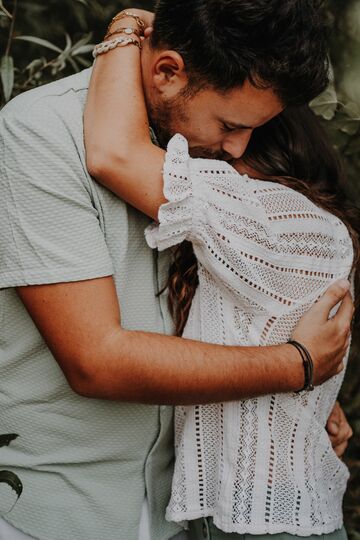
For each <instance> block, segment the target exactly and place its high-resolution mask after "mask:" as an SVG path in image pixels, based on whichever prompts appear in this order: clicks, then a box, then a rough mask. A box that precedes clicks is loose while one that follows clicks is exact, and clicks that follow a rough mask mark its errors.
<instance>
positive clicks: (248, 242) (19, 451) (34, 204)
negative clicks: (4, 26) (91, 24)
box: [0, 0, 360, 540]
mask: <svg viewBox="0 0 360 540" xmlns="http://www.w3.org/2000/svg"><path fill="white" fill-rule="evenodd" d="M326 36H327V29H326V24H325V23H324V15H323V12H322V8H321V2H320V1H314V0H282V1H279V2H278V1H259V2H248V1H245V0H216V1H215V0H186V1H184V0H181V1H179V0H171V1H170V0H160V1H159V2H158V3H157V6H156V12H155V18H153V15H152V14H151V13H149V12H146V11H143V10H138V9H130V8H129V10H126V11H123V12H121V13H119V14H118V15H117V16H116V17H114V19H113V21H112V22H111V23H110V26H109V29H108V32H107V34H106V36H105V38H104V41H103V42H102V43H101V44H99V45H97V46H96V47H95V49H94V57H96V60H95V64H94V66H93V68H91V69H88V70H85V71H83V72H81V73H79V74H76V75H74V76H72V77H67V78H64V79H62V80H60V81H57V82H55V83H52V84H49V85H46V86H43V87H41V88H38V89H36V90H32V91H30V92H27V93H25V94H23V95H21V96H19V97H17V98H15V99H14V100H12V101H11V102H10V103H9V104H8V105H7V106H6V107H5V108H4V109H3V111H2V114H1V118H0V122H1V124H0V133H1V137H0V140H1V145H2V146H1V157H0V182H1V192H2V198H1V201H0V220H1V226H0V253H1V258H0V265H1V267H0V310H1V311H0V329H1V330H0V334H1V348H0V390H1V391H0V400H1V401H0V425H1V431H6V432H7V433H16V434H18V438H17V439H16V440H15V441H13V442H12V443H11V444H10V445H9V446H8V447H5V448H1V468H6V469H8V470H11V471H14V472H15V473H16V474H17V475H18V476H19V477H20V478H21V481H22V483H23V486H24V490H23V493H22V495H21V497H20V498H19V500H18V501H17V503H16V504H15V506H14V507H13V508H12V510H11V512H6V511H2V510H1V514H0V515H1V518H0V540H26V539H38V540H170V539H174V540H175V539H177V540H180V539H187V538H188V539H191V540H200V539H204V538H205V539H208V540H210V539H212V540H227V539H229V540H243V539H244V538H245V536H246V537H247V540H251V537H252V536H256V537H258V538H259V540H265V536H269V535H275V536H276V537H280V536H281V540H291V539H292V537H294V536H301V537H305V538H310V537H311V538H313V537H314V538H316V537H319V535H322V536H323V537H324V538H325V536H326V537H327V538H328V539H329V540H345V539H346V531H345V529H344V527H343V516H342V499H343V495H344V492H345V490H346V484H347V480H348V476H349V473H348V469H347V467H346V465H345V464H344V463H343V461H342V459H341V456H342V454H343V452H344V450H345V448H346V445H347V440H348V439H349V437H350V436H351V428H350V426H349V425H348V423H347V421H346V418H345V416H344V413H343V412H342V410H341V407H340V405H339V404H338V403H337V401H336V399H337V395H338V393H339V390H340V387H341V383H342V380H343V377H344V372H345V370H344V368H345V366H346V362H347V358H348V353H349V346H350V340H351V320H352V317H353V313H354V287H353V284H354V276H355V272H356V270H357V267H358V263H359V253H360V247H359V231H360V225H359V211H358V209H357V208H355V207H353V205H352V204H351V201H349V200H347V197H346V194H345V193H344V192H343V189H342V184H343V171H342V167H341V164H340V162H339V159H338V157H337V155H336V153H335V151H334V150H333V149H332V147H331V145H330V144H329V142H328V141H327V139H326V135H325V134H324V132H323V130H322V128H321V126H320V125H319V123H318V120H317V119H316V117H315V116H314V114H313V113H312V112H311V110H310V108H309V106H308V103H309V102H310V101H311V100H312V99H313V98H315V97H316V96H317V95H318V94H320V93H321V92H322V91H323V90H324V89H325V88H326V86H327V84H328V74H329V66H328V61H327V52H328V51H327V42H326ZM173 406H175V409H174V407H173ZM5 489H6V488H5ZM7 497H8V499H9V500H10V499H11V497H12V494H11V489H10V488H8V492H6V493H5V500H6V498H7ZM3 499H4V497H2V498H1V501H3ZM277 540H279V538H278V539H277Z"/></svg>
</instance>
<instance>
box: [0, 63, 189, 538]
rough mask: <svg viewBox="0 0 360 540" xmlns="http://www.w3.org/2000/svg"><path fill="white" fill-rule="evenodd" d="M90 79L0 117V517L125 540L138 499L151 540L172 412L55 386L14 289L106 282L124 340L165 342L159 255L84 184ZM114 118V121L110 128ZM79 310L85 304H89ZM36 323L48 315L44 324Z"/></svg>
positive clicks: (143, 222)
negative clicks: (16, 481) (12, 478)
mask: <svg viewBox="0 0 360 540" xmlns="http://www.w3.org/2000/svg"><path fill="white" fill-rule="evenodd" d="M90 73H91V70H85V71H83V72H82V73H79V74H77V75H75V76H72V77H68V78H65V79H63V80H61V81H58V82H55V83H52V84H50V85H46V86H43V87H41V88H39V89H36V90H32V91H30V92H27V93H25V94H22V95H21V96H19V97H17V98H15V99H14V100H13V101H12V102H11V103H10V104H8V105H7V106H6V107H5V108H4V109H3V110H2V111H1V116H0V434H1V433H16V434H18V435H19V437H18V438H17V439H16V440H15V441H13V442H12V443H11V444H10V445H9V446H8V447H3V448H0V469H6V470H10V471H13V472H14V473H16V474H17V475H18V476H19V477H20V479H21V481H22V483H23V486H24V490H23V493H22V495H21V497H20V499H19V500H18V502H17V503H16V505H15V506H14V508H13V509H12V511H11V512H10V513H5V512H6V511H7V510H8V509H9V506H11V504H12V502H13V501H14V492H12V490H11V489H10V488H9V487H8V486H7V485H6V484H0V495H1V496H0V502H1V505H0V506H1V508H0V515H2V517H3V518H4V519H6V520H7V521H8V522H9V523H10V524H12V525H13V526H14V527H16V528H18V529H20V530H22V531H23V532H25V533H27V534H29V535H31V536H33V537H34V538H38V539H40V540H136V539H137V529H138V525H139V520H140V513H141V507H142V503H143V500H144V494H145V490H146V492H147V497H148V500H149V505H150V510H151V517H152V538H154V540H167V539H168V538H169V537H171V536H172V535H173V534H175V533H176V532H177V530H178V527H177V526H176V525H173V524H169V523H167V522H165V517H164V516H165V506H166V503H167V501H168V498H169V492H170V482H171V475H172V464H173V449H172V443H173V441H172V436H173V434H172V409H171V408H168V407H155V406H144V405H133V404H125V403H120V402H109V401H102V400H95V399H86V398H84V397H80V396H78V395H77V394H75V393H74V392H73V391H72V390H71V389H70V387H69V385H68V383H67V381H66V379H65V377H64V375H63V373H62V371H61V369H60V368H59V366H58V364H57V363H56V361H55V359H54V358H53V356H52V355H51V353H50V351H49V349H48V347H47V346H46V344H45V342H44V340H43V339H42V337H41V335H40V334H39V332H38V331H37V329H36V327H35V325H34V323H33V322H32V320H31V318H30V316H29V315H28V313H27V312H26V310H25V309H24V307H23V305H22V303H21V302H20V300H19V298H18V296H17V294H16V292H15V289H14V288H15V287H16V286H21V285H34V284H49V283H58V282H70V281H79V280H86V279H93V278H100V277H103V276H110V275H113V276H114V280H115V283H116V288H117V292H118V296H119V300H120V302H121V312H122V323H123V325H124V327H126V328H128V329H141V330H145V331H150V332H168V333H170V332H171V331H172V327H171V321H170V317H169V314H168V312H167V308H166V298H165V297H164V295H162V296H161V297H160V298H158V297H157V296H156V294H157V292H158V290H159V289H160V288H161V287H162V286H163V284H164V280H165V279H166V274H167V270H168V260H167V255H166V254H164V255H158V254H157V253H156V252H153V251H151V250H150V249H149V248H148V246H147V245H146V242H145V239H144V229H145V227H146V226H147V225H148V221H149V220H148V219H147V218H146V217H144V216H143V215H141V214H140V213H138V212H137V211H135V210H134V209H132V208H131V207H129V206H127V205H126V204H125V203H123V202H122V201H121V200H119V199H118V198H116V197H115V196H114V195H113V194H112V193H110V192H109V191H108V190H107V189H105V188H104V187H102V186H100V185H98V184H97V183H96V182H95V181H94V180H93V179H92V178H91V177H90V176H89V174H88V172H87V169H86V165H85V151H84V142H83V123H82V116H83V107H84V102H85V98H86V92H87V88H88V83H89V78H90ZM115 121H116V118H114V122H115ZM90 303H91V298H89V304H90ZM51 315H52V314H51V312H49V317H51Z"/></svg>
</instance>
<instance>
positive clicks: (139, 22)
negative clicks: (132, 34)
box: [106, 11, 145, 33]
mask: <svg viewBox="0 0 360 540" xmlns="http://www.w3.org/2000/svg"><path fill="white" fill-rule="evenodd" d="M127 17H131V18H132V19H135V21H136V24H137V25H138V27H139V30H140V32H141V33H143V32H144V30H145V23H144V21H143V20H142V19H141V18H140V17H139V16H138V15H135V13H131V11H120V13H118V14H117V15H115V17H113V18H112V20H111V22H110V24H109V26H108V29H107V31H106V32H107V33H108V32H109V31H110V28H111V26H112V25H113V24H114V22H116V21H120V20H121V19H126V18H127Z"/></svg>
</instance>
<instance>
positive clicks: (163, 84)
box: [152, 50, 188, 98]
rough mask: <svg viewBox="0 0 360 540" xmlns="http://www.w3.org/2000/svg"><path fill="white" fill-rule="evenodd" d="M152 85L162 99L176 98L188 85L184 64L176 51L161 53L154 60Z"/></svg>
mask: <svg viewBox="0 0 360 540" xmlns="http://www.w3.org/2000/svg"><path fill="white" fill-rule="evenodd" d="M152 76H153V84H154V86H155V88H156V89H157V90H158V92H159V93H161V94H162V95H163V97H164V98H172V97H174V96H176V95H177V94H178V93H179V92H180V91H181V90H182V89H183V88H185V87H186V86H187V84H188V76H187V74H186V71H185V63H184V60H183V58H182V56H181V55H180V54H179V53H177V52H176V51H171V50H169V51H161V52H159V53H158V54H157V55H156V57H155V58H154V63H153V69H152Z"/></svg>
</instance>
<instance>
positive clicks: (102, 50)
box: [93, 37, 141, 58]
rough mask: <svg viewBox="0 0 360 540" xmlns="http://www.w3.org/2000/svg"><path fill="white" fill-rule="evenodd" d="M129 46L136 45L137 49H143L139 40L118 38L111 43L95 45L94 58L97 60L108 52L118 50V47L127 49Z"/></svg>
mask: <svg viewBox="0 0 360 540" xmlns="http://www.w3.org/2000/svg"><path fill="white" fill-rule="evenodd" d="M127 45H136V47H139V49H141V43H140V41H138V40H137V39H134V38H123V37H118V38H115V39H113V40H111V41H103V42H102V43H99V44H98V45H95V48H94V50H93V57H94V58H96V57H97V56H99V55H100V54H106V53H107V52H109V51H112V50H113V49H116V47H126V46H127Z"/></svg>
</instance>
